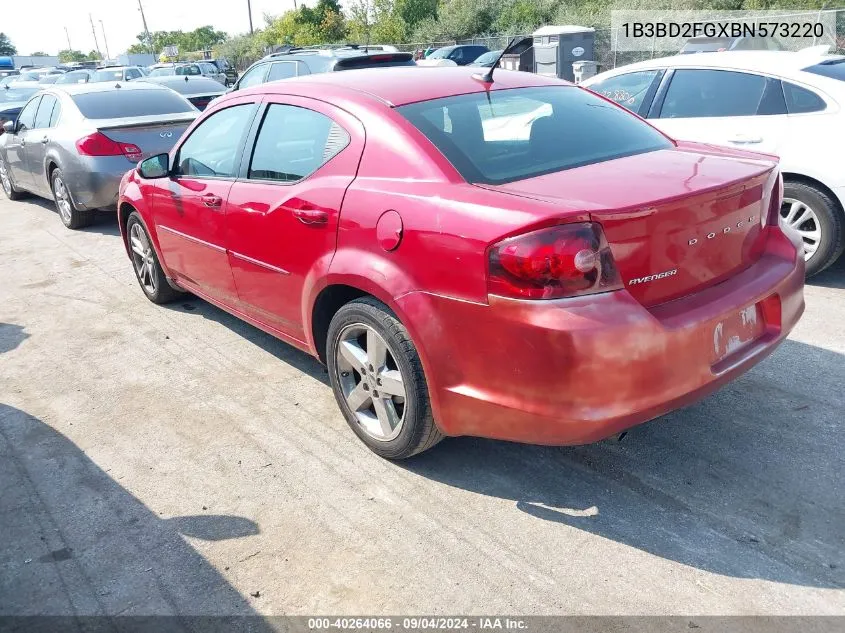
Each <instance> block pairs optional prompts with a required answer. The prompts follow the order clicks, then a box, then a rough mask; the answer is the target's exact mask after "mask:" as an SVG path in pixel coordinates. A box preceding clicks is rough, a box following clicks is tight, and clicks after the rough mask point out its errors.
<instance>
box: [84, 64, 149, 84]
mask: <svg viewBox="0 0 845 633" xmlns="http://www.w3.org/2000/svg"><path fill="white" fill-rule="evenodd" d="M143 76H144V73H143V72H141V69H140V68H138V67H137V66H106V67H104V68H98V69H97V70H96V71H94V74H93V75H92V76H91V78H90V79H89V81H90V82H91V83H97V82H100V81H132V80H133V79H140V78H141V77H143Z"/></svg>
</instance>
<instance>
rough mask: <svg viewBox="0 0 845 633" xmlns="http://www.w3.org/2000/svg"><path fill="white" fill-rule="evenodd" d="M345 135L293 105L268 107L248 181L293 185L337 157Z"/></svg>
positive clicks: (325, 119)
mask: <svg viewBox="0 0 845 633" xmlns="http://www.w3.org/2000/svg"><path fill="white" fill-rule="evenodd" d="M347 145H349V135H348V134H347V133H346V131H345V130H344V129H343V128H342V127H340V126H339V125H338V124H337V123H335V122H334V121H332V120H331V119H330V118H329V117H327V116H325V115H323V114H320V113H319V112H314V111H313V110H307V109H306V108H299V107H296V106H289V105H282V104H279V103H273V104H270V106H269V107H268V108H267V112H266V114H265V115H264V121H262V123H261V129H260V130H259V132H258V138H257V139H256V141H255V150H254V151H253V153H252V160H251V161H250V165H249V174H248V177H249V178H254V179H259V180H276V181H280V182H296V181H298V180H302V179H303V178H305V177H307V176H310V175H311V174H312V173H314V172H315V171H317V170H318V169H319V168H320V167H321V166H322V165H324V164H325V163H327V162H328V161H330V160H331V159H332V158H334V157H335V156H337V155H338V154H339V153H340V152H341V151H342V150H343V149H344V148H345V147H346V146H347Z"/></svg>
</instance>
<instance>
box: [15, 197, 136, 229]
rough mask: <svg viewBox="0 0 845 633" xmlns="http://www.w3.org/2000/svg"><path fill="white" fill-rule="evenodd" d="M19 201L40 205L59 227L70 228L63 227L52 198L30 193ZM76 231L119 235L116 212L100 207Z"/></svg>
mask: <svg viewBox="0 0 845 633" xmlns="http://www.w3.org/2000/svg"><path fill="white" fill-rule="evenodd" d="M21 202H25V203H28V204H33V205H35V206H38V207H41V208H42V209H44V210H46V211H50V212H51V213H52V214H53V215H55V216H56V218H55V219H56V222H57V224H58V226H59V228H62V229H64V230H66V231H69V230H70V229H65V227H64V226H63V225H62V221H61V220H60V219H59V214H58V211H56V205H55V204H54V203H53V201H52V200H47V199H46V198H39V197H37V196H34V195H30V196H29V197H27V198H25V199H24V200H22V201H21ZM76 230H77V231H81V232H83V233H101V234H103V235H116V236H119V235H120V228H119V227H118V226H117V212H116V211H114V210H109V209H100V210H98V211H97V212H96V213H95V214H94V220H93V222H91V224H89V225H88V226H86V227H85V228H82V229H76Z"/></svg>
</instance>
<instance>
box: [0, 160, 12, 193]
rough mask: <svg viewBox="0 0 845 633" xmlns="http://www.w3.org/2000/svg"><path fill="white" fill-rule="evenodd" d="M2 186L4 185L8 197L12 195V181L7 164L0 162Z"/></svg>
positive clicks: (0, 182) (0, 181)
mask: <svg viewBox="0 0 845 633" xmlns="http://www.w3.org/2000/svg"><path fill="white" fill-rule="evenodd" d="M0 184H2V185H3V191H5V192H6V195H7V196H10V197H11V195H12V179H11V178H10V177H9V170H8V169H7V168H6V162H5V161H2V160H0Z"/></svg>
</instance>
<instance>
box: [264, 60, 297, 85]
mask: <svg viewBox="0 0 845 633" xmlns="http://www.w3.org/2000/svg"><path fill="white" fill-rule="evenodd" d="M289 77H296V62H276V63H275V64H270V72H269V73H267V81H276V80H277V79H288V78H289Z"/></svg>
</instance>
